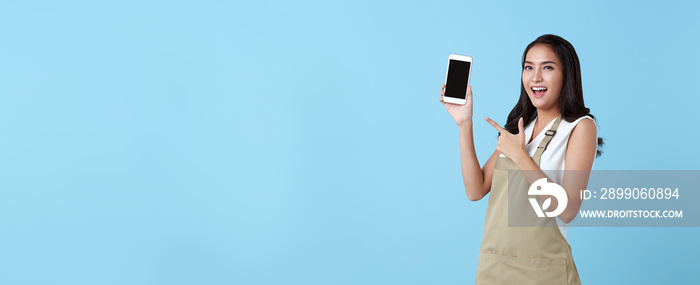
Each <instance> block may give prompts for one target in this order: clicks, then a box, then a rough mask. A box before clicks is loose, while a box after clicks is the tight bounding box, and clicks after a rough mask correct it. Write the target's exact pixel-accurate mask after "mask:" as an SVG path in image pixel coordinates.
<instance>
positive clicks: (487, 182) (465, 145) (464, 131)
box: [440, 84, 499, 201]
mask: <svg viewBox="0 0 700 285" xmlns="http://www.w3.org/2000/svg"><path fill="white" fill-rule="evenodd" d="M441 87H442V91H440V95H441V96H440V102H442V105H443V106H445V109H446V110H447V112H448V113H450V116H452V118H453V119H454V120H455V123H457V127H458V128H459V151H460V158H461V163H462V179H463V180H464V189H465V191H466V192H467V198H469V200H471V201H477V200H479V199H481V198H483V197H484V196H486V194H487V193H488V192H489V190H490V189H491V177H492V175H493V168H494V166H495V165H496V158H497V157H498V155H499V153H498V152H497V151H494V152H493V154H492V155H491V157H490V158H489V160H488V161H486V164H484V168H483V170H482V168H481V167H480V166H479V160H478V159H477V157H476V151H475V150H474V132H473V123H472V114H473V107H472V87H471V85H470V86H468V87H467V98H466V99H467V102H466V103H465V104H464V105H458V104H451V103H446V102H444V101H443V100H442V96H444V95H445V85H444V84H443V85H442V86H441Z"/></svg>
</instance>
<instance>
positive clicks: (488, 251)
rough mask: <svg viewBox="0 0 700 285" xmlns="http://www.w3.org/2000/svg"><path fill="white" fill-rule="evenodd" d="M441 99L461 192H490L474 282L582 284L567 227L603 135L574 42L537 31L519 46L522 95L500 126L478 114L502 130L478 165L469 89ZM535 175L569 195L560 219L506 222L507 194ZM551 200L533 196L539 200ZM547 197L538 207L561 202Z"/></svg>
mask: <svg viewBox="0 0 700 285" xmlns="http://www.w3.org/2000/svg"><path fill="white" fill-rule="evenodd" d="M444 92H445V85H442V91H441V92H440V94H441V95H442V96H444V94H445V93H444ZM442 96H441V97H440V101H441V102H442V104H443V105H444V106H445V108H446V109H447V111H448V112H449V113H450V115H451V116H452V118H453V119H454V120H455V122H456V123H457V126H458V127H459V136H460V152H461V160H462V175H463V179H464V187H465V190H466V192H467V197H468V198H469V200H471V201H477V200H479V199H481V198H483V197H484V196H485V195H486V194H488V193H489V192H490V193H491V195H490V196H489V201H488V206H487V210H486V220H485V224H484V235H483V238H482V243H481V250H480V251H479V265H478V267H477V275H476V283H477V284H580V280H579V276H578V272H577V270H576V265H575V264H574V260H573V257H572V255H571V247H570V246H569V243H568V240H567V239H566V228H567V226H568V223H570V222H571V221H572V220H573V219H574V217H576V214H577V213H578V210H579V208H580V206H581V199H580V198H579V195H578V191H579V190H581V189H586V186H587V184H588V177H589V174H590V170H591V168H592V167H593V160H594V158H595V157H596V154H599V151H598V145H599V144H600V145H602V139H599V138H598V135H597V127H596V124H595V121H594V120H593V119H594V117H593V116H592V115H591V114H590V110H589V109H588V108H586V106H585V104H584V102H583V88H582V84H581V69H580V66H579V60H578V56H577V55H576V51H575V50H574V47H573V46H572V45H571V44H570V43H569V42H568V41H566V40H565V39H563V38H561V37H558V36H555V35H543V36H541V37H539V38H537V39H536V40H535V41H533V42H532V43H530V44H529V45H528V46H527V48H525V52H524V53H523V59H522V81H521V90H520V99H519V100H518V103H517V104H516V105H515V107H514V108H513V110H512V111H511V112H510V114H509V115H508V119H507V121H506V124H505V127H503V128H502V127H500V126H499V125H498V124H497V123H496V122H494V121H493V120H491V119H489V118H484V119H485V120H486V121H487V122H488V123H489V124H491V125H492V126H493V127H494V128H495V129H496V130H497V131H498V132H499V133H500V135H499V137H498V144H497V145H496V150H495V151H494V152H493V154H492V155H491V157H490V158H489V159H488V161H486V163H485V164H484V166H483V168H482V167H479V161H478V160H477V157H476V153H475V150H474V139H473V132H472V90H471V86H469V87H468V88H467V102H466V104H464V105H456V104H450V103H446V102H443V100H442ZM509 170H511V174H512V173H514V172H515V173H519V174H521V175H522V179H521V180H518V179H514V178H513V177H509V172H508V171H509ZM512 170H520V171H512ZM556 170H558V171H556ZM562 170H566V171H562ZM573 170H579V171H573ZM511 176H512V175H511ZM541 178H548V179H549V181H551V182H554V183H556V184H558V185H560V186H561V187H563V189H564V190H565V192H566V196H567V198H568V203H567V204H562V205H566V207H565V209H564V211H563V212H561V214H559V215H558V217H554V218H551V217H545V218H540V220H538V221H545V222H544V225H545V226H538V227H534V226H530V227H512V226H511V227H509V224H508V223H509V214H508V210H509V209H511V212H514V211H513V208H509V207H508V198H509V195H513V193H515V194H518V193H519V194H520V195H524V194H527V191H528V186H529V185H532V184H533V183H534V182H535V181H537V180H539V179H541ZM514 189H515V190H514ZM509 190H510V191H511V193H510V194H509V192H508V191H509ZM516 192H517V193H516ZM551 197H553V196H537V198H538V199H540V203H539V204H543V203H542V202H543V201H545V200H547V199H548V198H551ZM511 200H513V199H512V196H511ZM549 201H550V202H551V204H550V203H549V202H547V203H544V204H548V206H549V208H547V207H546V206H544V207H543V208H545V209H543V210H546V209H557V208H558V203H559V202H561V201H558V200H557V199H549ZM511 204H513V202H512V201H511ZM511 206H512V205H511ZM532 206H533V207H535V204H534V203H533V205H532ZM531 209H532V208H531ZM535 211H537V210H535ZM535 211H533V210H529V212H525V211H523V215H534V213H535ZM512 218H513V216H512V215H511V219H512ZM535 219H536V218H535ZM555 222H556V224H554V223H555ZM541 225H542V224H541ZM546 225H550V226H546ZM551 225H554V226H551Z"/></svg>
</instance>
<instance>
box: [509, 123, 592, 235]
mask: <svg viewBox="0 0 700 285" xmlns="http://www.w3.org/2000/svg"><path fill="white" fill-rule="evenodd" d="M586 118H588V119H590V120H591V121H593V124H595V121H594V120H593V118H591V117H590V116H583V117H580V118H578V119H576V120H575V121H573V122H567V121H566V120H562V121H561V123H560V124H559V127H558V128H557V133H556V134H554V137H552V140H551V141H550V142H549V144H548V145H547V149H546V150H545V151H544V152H543V153H542V157H541V158H540V169H542V171H544V173H545V174H547V177H549V179H550V180H552V181H553V182H554V183H557V184H559V185H561V183H562V181H563V180H564V171H555V172H549V173H548V172H547V170H564V169H565V168H564V167H565V166H566V161H565V158H566V148H567V146H568V145H569V137H570V136H571V131H572V130H573V129H574V127H575V126H576V124H578V122H579V121H581V120H583V119H586ZM536 121H537V118H535V119H534V120H532V121H531V122H530V123H529V124H527V126H525V151H526V152H527V154H528V155H529V156H530V157H532V156H534V155H535V151H537V146H539V145H540V142H542V139H543V138H544V133H545V132H546V131H547V130H549V128H551V127H552V124H554V119H552V121H551V122H549V124H547V126H546V127H545V128H544V129H543V130H542V131H541V132H540V133H539V134H534V135H535V138H534V139H532V141H531V142H530V143H527V142H529V141H530V138H531V137H532V136H533V133H532V132H533V128H534V126H535V122H536ZM597 129H598V126H597V125H596V140H597V139H598V132H597ZM597 150H598V144H597V143H596V151H597ZM593 155H594V156H595V154H593ZM500 156H502V157H505V156H504V155H503V154H501V155H500ZM556 221H557V224H558V225H559V231H561V235H563V236H564V239H565V240H566V242H569V239H568V238H567V237H566V230H568V229H569V224H566V223H564V222H562V221H561V219H559V217H557V218H556Z"/></svg>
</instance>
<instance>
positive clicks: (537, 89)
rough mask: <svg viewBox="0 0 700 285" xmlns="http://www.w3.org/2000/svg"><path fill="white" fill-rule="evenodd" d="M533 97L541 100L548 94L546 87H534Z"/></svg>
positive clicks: (532, 88)
mask: <svg viewBox="0 0 700 285" xmlns="http://www.w3.org/2000/svg"><path fill="white" fill-rule="evenodd" d="M530 89H531V90H532V96H533V97H535V98H541V97H542V96H544V94H545V93H546V92H547V87H544V86H532V87H530Z"/></svg>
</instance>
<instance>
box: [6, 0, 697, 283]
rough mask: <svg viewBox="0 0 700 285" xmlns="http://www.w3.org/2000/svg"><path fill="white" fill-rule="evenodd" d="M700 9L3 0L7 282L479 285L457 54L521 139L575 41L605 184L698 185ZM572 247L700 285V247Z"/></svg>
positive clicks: (581, 263)
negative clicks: (528, 53)
mask: <svg viewBox="0 0 700 285" xmlns="http://www.w3.org/2000/svg"><path fill="white" fill-rule="evenodd" d="M699 8H700V7H699V6H698V4H695V3H693V2H692V1H687V2H663V3H662V2H661V1H658V2H643V1H636V2H632V1H629V2H626V3H624V4H623V3H619V4H615V3H611V2H610V1H577V2H573V1H544V2H531V1H514V2H500V1H470V2H467V1H453V2H441V3H435V2H428V1H425V2H415V1H357V0H355V1H334V2H333V3H330V2H328V1H317V2H313V1H246V2H243V1H234V2H228V1H221V2H217V1H189V2H185V1H147V2H146V1H65V2H64V1H60V2H54V1H3V2H2V4H0V30H1V31H2V33H1V35H2V45H1V46H0V51H1V52H0V283H2V284H470V283H472V282H473V281H474V276H475V274H476V263H477V255H478V251H479V245H480V242H481V235H482V229H483V223H484V215H485V210H486V200H487V199H483V200H481V201H479V202H469V201H468V200H467V198H466V195H465V193H464V188H463V185H462V178H461V171H460V161H459V142H458V133H457V128H456V125H455V124H454V121H453V120H452V119H451V118H450V116H449V115H448V114H447V112H446V111H445V109H444V108H443V106H442V105H441V104H440V103H439V102H438V96H439V91H440V84H441V83H442V82H443V81H444V77H445V68H446V64H447V56H448V54H450V53H459V54H467V55H471V56H472V57H474V66H473V75H472V85H473V90H474V105H475V110H474V112H475V118H482V117H484V116H489V117H492V118H494V119H496V120H497V121H498V122H499V123H500V124H503V123H504V121H505V117H506V116H507V113H508V112H509V110H510V109H511V108H512V107H513V105H514V104H515V101H516V99H517V96H518V93H519V90H520V89H519V88H520V57H521V55H522V52H523V50H524V48H525V46H526V45H527V44H528V43H529V42H530V41H532V40H534V39H535V38H536V37H537V36H539V35H541V34H545V33H554V34H558V35H561V36H563V37H564V38H566V39H568V40H569V41H570V42H572V44H573V45H574V46H575V47H576V50H577V51H578V54H579V57H580V60H581V64H582V73H583V82H584V93H585V98H586V104H587V105H588V107H590V108H591V110H592V113H593V114H594V115H596V116H597V118H598V126H599V134H600V135H601V136H602V137H604V138H605V140H606V145H605V148H604V151H605V154H604V155H603V156H602V157H600V158H599V159H598V160H597V161H596V163H595V165H594V169H698V165H697V161H699V160H700V154H699V152H698V147H697V146H698V145H699V144H700V135H699V134H698V131H697V127H696V125H697V123H696V122H697V109H698V105H699V103H700V98H699V96H698V95H699V94H698V92H697V88H696V86H695V85H696V84H697V82H698V78H700V69H699V68H698V66H700V55H699V54H698V46H700V32H698V31H700V20H699V18H698V17H697V12H698V11H699ZM474 130H475V144H476V149H477V153H478V156H479V158H480V159H481V162H482V163H483V162H484V161H485V159H486V158H487V157H488V155H490V154H491V153H492V152H493V150H494V149H495V144H496V132H495V131H494V130H493V128H492V127H491V126H489V125H488V124H487V123H485V122H483V121H482V120H481V119H476V120H475V126H474ZM569 239H570V242H571V244H572V248H573V254H574V258H575V260H576V264H577V266H578V269H579V272H580V276H581V279H582V281H583V282H584V283H587V284H617V283H624V284H659V283H665V284H672V283H684V284H687V283H698V282H700V277H698V275H697V274H696V273H697V272H696V271H697V269H698V268H700V262H699V261H698V258H697V255H698V254H699V253H700V245H698V242H697V241H698V240H699V239H700V228H572V229H570V231H569Z"/></svg>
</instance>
